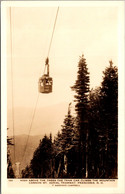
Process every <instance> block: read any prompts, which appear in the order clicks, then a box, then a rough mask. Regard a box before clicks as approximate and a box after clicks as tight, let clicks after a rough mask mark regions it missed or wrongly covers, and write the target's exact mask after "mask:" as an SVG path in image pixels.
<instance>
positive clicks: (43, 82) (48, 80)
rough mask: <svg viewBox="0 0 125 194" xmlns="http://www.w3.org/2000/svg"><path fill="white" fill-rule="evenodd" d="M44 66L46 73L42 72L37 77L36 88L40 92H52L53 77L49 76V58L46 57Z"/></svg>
mask: <svg viewBox="0 0 125 194" xmlns="http://www.w3.org/2000/svg"><path fill="white" fill-rule="evenodd" d="M45 67H47V74H43V76H42V77H40V78H39V82H38V90H39V92H40V93H46V94H48V93H51V92H52V85H53V79H52V77H49V59H48V58H47V59H46V63H45Z"/></svg>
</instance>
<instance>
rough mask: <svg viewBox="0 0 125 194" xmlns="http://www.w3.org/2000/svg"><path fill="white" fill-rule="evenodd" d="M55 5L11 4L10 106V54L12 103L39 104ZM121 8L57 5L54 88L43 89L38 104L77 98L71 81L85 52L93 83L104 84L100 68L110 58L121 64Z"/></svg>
mask: <svg viewBox="0 0 125 194" xmlns="http://www.w3.org/2000/svg"><path fill="white" fill-rule="evenodd" d="M105 3H106V2H105ZM56 11H57V7H12V8H11V27H12V39H11V40H12V55H11V49H10V48H11V46H10V10H9V8H7V51H8V54H7V86H8V87H7V92H8V95H7V97H8V99H7V100H8V108H11V106H12V99H11V94H12V84H11V83H12V82H11V57H12V68H13V95H14V107H34V105H35V102H36V98H37V95H38V79H39V77H40V76H41V75H42V74H43V71H44V65H45V59H46V57H47V53H48V48H49V43H50V39H51V34H52V29H53V24H54V20H55V15H56ZM118 14H119V10H118V7H115V6H108V5H107V6H97V7H96V6H94V7H90V6H88V7H87V6H82V7H60V8H59V13H58V18H57V23H56V28H55V33H54V37H53V42H52V46H51V50H50V55H49V61H50V63H49V64H50V76H52V77H53V92H52V93H51V94H40V97H39V102H38V107H39V108H41V107H43V106H44V107H45V106H49V105H53V104H58V103H62V102H68V103H69V102H71V101H73V99H74V98H73V94H74V93H73V92H72V91H71V89H70V87H71V86H72V85H73V84H74V82H75V80H76V76H77V65H78V61H79V56H81V55H82V54H84V56H85V58H86V62H87V64H88V69H89V72H90V88H92V87H96V86H99V85H100V83H101V80H102V71H104V69H105V67H106V66H108V65H109V60H111V59H112V60H113V63H114V65H118V40H119V39H118V24H119V17H118V16H119V15H118Z"/></svg>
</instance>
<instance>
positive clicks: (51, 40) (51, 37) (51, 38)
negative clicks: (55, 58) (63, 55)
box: [47, 7, 59, 58]
mask: <svg viewBox="0 0 125 194" xmlns="http://www.w3.org/2000/svg"><path fill="white" fill-rule="evenodd" d="M58 12H59V7H58V8H57V12H56V18H55V22H54V26H53V32H52V36H51V40H50V45H49V50H48V55H47V57H48V58H49V53H50V49H51V45H52V40H53V35H54V31H55V27H56V21H57V16H58Z"/></svg>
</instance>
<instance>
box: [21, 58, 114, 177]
mask: <svg viewBox="0 0 125 194" xmlns="http://www.w3.org/2000/svg"><path fill="white" fill-rule="evenodd" d="M89 85H90V74H89V70H88V68H87V63H86V59H85V58H84V55H82V56H81V57H80V59H79V63H78V71H77V78H76V81H75V83H74V85H73V86H72V87H71V90H73V91H74V92H75V95H74V101H75V112H76V116H73V115H72V114H71V103H70V102H69V107H67V112H66V116H65V118H64V121H63V123H62V125H61V130H60V131H58V133H57V135H56V136H55V137H54V140H52V134H51V133H50V135H49V136H46V135H45V136H44V137H43V138H42V139H41V141H40V143H39V145H38V147H37V148H36V150H35V151H34V154H33V157H32V159H31V161H30V163H29V165H27V166H26V168H25V169H24V170H23V171H22V178H117V176H118V172H117V171H118V170H117V166H118V164H117V161H118V159H117V158H118V152H117V151H118V69H117V67H116V66H114V65H113V62H112V61H109V64H107V68H106V69H105V70H104V72H103V78H102V82H101V84H100V85H99V86H97V87H96V88H95V89H90V86H89Z"/></svg>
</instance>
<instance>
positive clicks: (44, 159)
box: [30, 135, 53, 178]
mask: <svg viewBox="0 0 125 194" xmlns="http://www.w3.org/2000/svg"><path fill="white" fill-rule="evenodd" d="M52 159H53V145H52V141H51V138H48V137H47V136H46V135H45V136H44V138H43V139H42V141H40V144H39V146H38V148H37V149H36V151H35V152H34V155H33V159H32V160H31V163H30V167H31V169H32V172H33V176H34V177H35V178H49V177H52V165H53V164H52V163H53V161H52Z"/></svg>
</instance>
